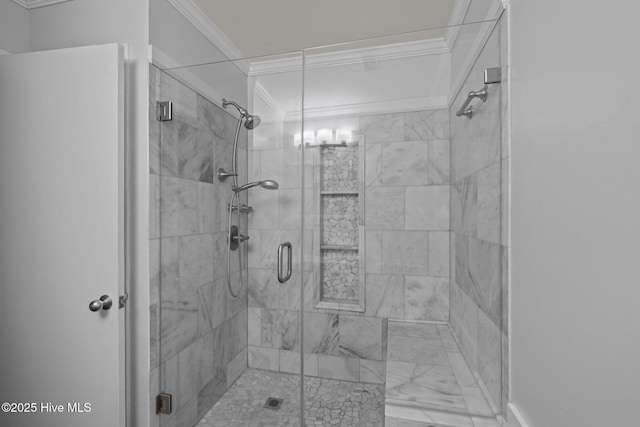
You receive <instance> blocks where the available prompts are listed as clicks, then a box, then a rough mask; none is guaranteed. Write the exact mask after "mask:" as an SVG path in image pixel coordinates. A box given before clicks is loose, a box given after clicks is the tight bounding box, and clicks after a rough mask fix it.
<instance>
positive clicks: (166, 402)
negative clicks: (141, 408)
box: [156, 393, 172, 415]
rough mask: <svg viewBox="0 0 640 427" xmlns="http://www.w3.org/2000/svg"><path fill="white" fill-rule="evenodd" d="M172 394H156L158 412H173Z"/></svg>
mask: <svg viewBox="0 0 640 427" xmlns="http://www.w3.org/2000/svg"><path fill="white" fill-rule="evenodd" d="M171 400H172V399H171V395H170V394H168V393H160V394H159V395H157V396H156V414H166V415H168V414H170V413H171V412H172V405H171Z"/></svg>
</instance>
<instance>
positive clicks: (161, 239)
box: [150, 55, 302, 426]
mask: <svg viewBox="0 0 640 427" xmlns="http://www.w3.org/2000/svg"><path fill="white" fill-rule="evenodd" d="M281 58H282V57H281ZM267 59H269V58H253V59H252V60H247V61H235V62H231V61H227V62H218V63H211V64H204V65H197V66H191V67H184V68H175V69H166V70H159V69H156V68H155V67H153V66H152V67H151V81H152V90H151V93H152V95H151V96H152V99H151V102H152V107H153V111H154V112H155V102H156V101H171V102H172V113H173V118H172V120H170V121H162V122H158V121H156V119H155V117H152V118H150V125H151V141H152V144H151V152H150V156H151V160H150V163H151V170H150V173H151V185H152V193H153V194H155V197H154V198H152V200H155V202H154V205H152V206H153V208H152V215H153V216H154V217H155V218H157V225H156V226H155V227H154V229H153V230H152V232H151V237H152V239H151V248H152V257H154V259H153V260H152V264H153V265H155V267H153V266H152V268H155V270H156V277H157V279H156V280H157V286H158V297H157V299H156V303H155V304H154V306H153V307H152V315H151V318H152V323H156V322H157V323H156V325H157V326H156V327H157V328H158V333H157V336H158V337H159V339H158V341H157V342H154V343H152V347H154V348H153V352H152V353H153V356H152V366H157V372H158V374H157V378H158V392H162V393H168V394H171V395H172V396H173V412H172V414H171V415H161V417H163V418H161V421H162V423H161V424H162V425H167V426H169V425H194V424H197V423H198V421H199V420H200V419H201V418H203V417H204V418H205V419H207V420H215V422H216V423H218V424H220V423H223V424H224V423H226V425H242V424H244V421H248V420H251V419H261V420H263V421H264V422H266V423H272V424H273V425H288V424H289V423H294V424H299V423H300V374H299V372H300V356H299V355H300V347H301V343H300V336H299V327H298V325H299V323H300V319H299V311H298V310H299V307H300V298H301V293H300V283H301V274H300V260H301V252H302V236H301V233H300V229H301V213H300V212H301V208H302V197H301V176H300V175H301V174H300V171H301V160H300V159H301V150H299V149H298V148H297V147H295V146H294V145H293V143H292V142H290V143H289V144H283V141H284V140H285V138H284V136H283V135H285V134H291V135H293V134H294V133H296V132H300V129H301V125H300V110H301V89H302V82H301V71H300V70H301V55H287V56H286V60H287V61H288V68H287V69H286V70H285V71H275V72H274V71H271V72H270V73H268V74H265V75H259V76H255V77H254V76H251V77H249V78H247V75H246V73H247V72H249V74H251V70H255V69H259V68H260V66H261V62H262V61H265V60H267ZM273 80H276V81H277V82H278V83H279V82H281V81H283V82H286V84H285V85H284V86H282V87H277V86H276V87H274V86H273V85H272V84H271V81H273ZM267 87H268V88H269V89H268V90H267V89H266V88H267ZM275 89H278V90H275ZM280 89H281V90H280ZM223 99H225V100H226V101H223ZM287 140H288V139H287ZM229 235H230V237H229ZM229 242H230V244H229ZM285 242H291V250H292V260H293V265H292V276H291V278H290V279H289V280H288V281H286V282H285V283H282V284H281V283H279V281H278V276H277V270H278V249H279V245H280V244H281V243H285ZM287 255H288V252H287V251H286V249H285V251H284V253H283V258H284V265H283V266H282V269H281V270H282V271H284V272H286V271H287V269H288V267H289V266H288V265H287V264H288V263H287V260H288V259H287V258H288V257H287ZM153 327H154V326H153V325H152V328H153ZM247 395H250V400H251V401H254V402H257V401H260V402H262V403H261V404H260V405H253V406H252V408H249V409H247V408H245V407H240V406H239V404H240V402H241V401H242V400H244V399H246V396H247ZM154 397H155V396H154ZM269 398H275V399H272V400H269ZM280 399H281V400H280ZM214 404H215V406H214ZM212 407H213V408H212Z"/></svg>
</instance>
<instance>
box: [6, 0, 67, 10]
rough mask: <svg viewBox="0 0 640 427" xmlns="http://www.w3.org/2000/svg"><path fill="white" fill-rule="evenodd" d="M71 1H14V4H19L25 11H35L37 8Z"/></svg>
mask: <svg viewBox="0 0 640 427" xmlns="http://www.w3.org/2000/svg"><path fill="white" fill-rule="evenodd" d="M66 1H71V0H13V2H14V3H16V4H19V5H20V6H22V7H24V8H25V9H27V10H29V9H35V8H37V7H43V6H49V5H51V4H56V3H63V2H66Z"/></svg>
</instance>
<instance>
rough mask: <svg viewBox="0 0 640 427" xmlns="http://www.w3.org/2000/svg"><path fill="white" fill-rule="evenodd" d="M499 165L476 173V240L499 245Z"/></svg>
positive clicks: (500, 185)
mask: <svg viewBox="0 0 640 427" xmlns="http://www.w3.org/2000/svg"><path fill="white" fill-rule="evenodd" d="M500 173H501V167H500V163H494V164H493V165H491V166H488V167H486V168H484V169H482V170H481V171H479V172H478V238H479V239H482V240H486V241H488V242H492V243H500V242H501V237H500V225H501V216H500V209H501V207H502V206H501V203H502V200H501V197H500V193H501V190H502V184H501V182H500Z"/></svg>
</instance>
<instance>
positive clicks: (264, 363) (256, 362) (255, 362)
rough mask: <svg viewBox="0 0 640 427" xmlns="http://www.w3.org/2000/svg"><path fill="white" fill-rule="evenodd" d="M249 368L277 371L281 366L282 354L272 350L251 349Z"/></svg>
mask: <svg viewBox="0 0 640 427" xmlns="http://www.w3.org/2000/svg"><path fill="white" fill-rule="evenodd" d="M248 360H249V362H248V363H249V367H250V368H258V369H267V370H270V371H277V370H278V368H279V366H280V354H279V352H278V350H275V349H272V348H262V347H253V346H251V347H249V353H248Z"/></svg>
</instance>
